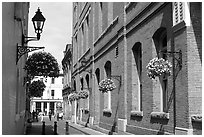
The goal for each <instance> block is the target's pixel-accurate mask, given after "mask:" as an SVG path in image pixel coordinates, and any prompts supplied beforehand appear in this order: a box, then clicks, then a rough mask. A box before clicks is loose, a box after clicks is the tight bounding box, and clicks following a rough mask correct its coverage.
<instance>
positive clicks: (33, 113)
mask: <svg viewBox="0 0 204 137" xmlns="http://www.w3.org/2000/svg"><path fill="white" fill-rule="evenodd" d="M32 118H33V121H35V111H34V110H33V112H32Z"/></svg>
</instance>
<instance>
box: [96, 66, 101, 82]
mask: <svg viewBox="0 0 204 137" xmlns="http://www.w3.org/2000/svg"><path fill="white" fill-rule="evenodd" d="M95 74H96V79H97V83H98V84H99V82H100V69H99V68H97V69H96V71H95Z"/></svg>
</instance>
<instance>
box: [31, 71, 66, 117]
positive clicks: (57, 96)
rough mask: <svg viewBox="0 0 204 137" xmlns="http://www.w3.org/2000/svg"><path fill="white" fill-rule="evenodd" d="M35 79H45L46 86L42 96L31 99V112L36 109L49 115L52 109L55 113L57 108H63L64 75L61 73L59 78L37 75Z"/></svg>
mask: <svg viewBox="0 0 204 137" xmlns="http://www.w3.org/2000/svg"><path fill="white" fill-rule="evenodd" d="M34 80H43V82H44V84H45V85H46V88H45V90H44V92H43V96H42V97H34V98H33V99H31V103H30V107H31V109H30V110H31V112H32V111H33V110H34V111H35V112H36V111H37V112H44V113H45V114H46V115H48V112H49V111H50V110H51V111H52V113H53V114H54V113H55V112H56V110H57V109H58V110H62V102H63V99H62V88H63V75H62V74H60V76H59V77H58V78H50V77H47V78H44V77H35V79H34Z"/></svg>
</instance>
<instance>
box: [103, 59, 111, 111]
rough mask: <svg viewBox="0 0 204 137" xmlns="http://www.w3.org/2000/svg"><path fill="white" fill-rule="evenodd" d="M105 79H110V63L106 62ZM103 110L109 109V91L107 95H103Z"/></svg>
mask: <svg viewBox="0 0 204 137" xmlns="http://www.w3.org/2000/svg"><path fill="white" fill-rule="evenodd" d="M104 69H105V77H107V78H111V62H110V61H107V62H106V64H105V66H104ZM104 108H105V109H111V91H108V93H107V94H104Z"/></svg>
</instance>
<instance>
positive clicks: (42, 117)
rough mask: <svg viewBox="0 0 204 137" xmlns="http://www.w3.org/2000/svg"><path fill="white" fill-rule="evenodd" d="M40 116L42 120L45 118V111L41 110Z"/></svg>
mask: <svg viewBox="0 0 204 137" xmlns="http://www.w3.org/2000/svg"><path fill="white" fill-rule="evenodd" d="M39 116H40V117H41V122H42V121H43V120H44V114H43V112H40V113H39Z"/></svg>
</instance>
